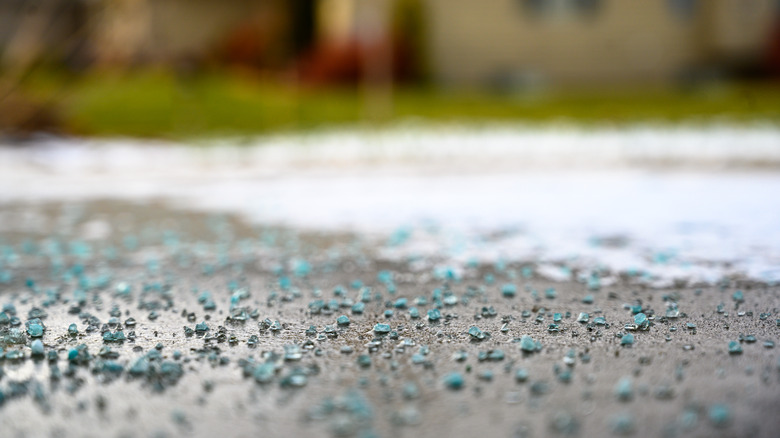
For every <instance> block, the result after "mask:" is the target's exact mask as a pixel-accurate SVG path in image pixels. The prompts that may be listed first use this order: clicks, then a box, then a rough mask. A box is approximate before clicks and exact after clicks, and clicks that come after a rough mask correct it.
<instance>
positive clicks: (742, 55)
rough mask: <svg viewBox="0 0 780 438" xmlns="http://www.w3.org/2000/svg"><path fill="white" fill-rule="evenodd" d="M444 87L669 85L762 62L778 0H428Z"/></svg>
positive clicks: (436, 66)
mask: <svg viewBox="0 0 780 438" xmlns="http://www.w3.org/2000/svg"><path fill="white" fill-rule="evenodd" d="M425 6H426V12H427V17H428V24H429V26H428V28H427V32H428V35H429V46H428V54H429V56H430V65H431V68H432V74H433V77H434V78H435V80H436V82H439V83H442V84H447V85H453V86H455V85H457V86H463V85H470V86H473V85H494V86H499V87H521V86H527V85H534V84H538V83H544V82H553V83H574V84H583V83H585V84H592V83H615V82H647V81H653V82H661V81H672V80H677V79H680V78H684V77H691V76H696V75H701V74H708V72H716V73H717V72H724V71H729V70H733V69H744V68H752V67H753V66H755V65H760V64H762V63H763V62H764V56H765V55H766V51H767V47H768V45H769V43H770V38H771V34H772V32H773V27H776V26H777V25H778V21H777V18H778V13H779V12H780V2H778V1H776V0H698V1H697V0H638V1H628V0H483V1H476V0H425Z"/></svg>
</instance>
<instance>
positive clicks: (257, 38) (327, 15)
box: [0, 0, 780, 89]
mask: <svg viewBox="0 0 780 438" xmlns="http://www.w3.org/2000/svg"><path fill="white" fill-rule="evenodd" d="M779 13H780V1H778V0H219V1H217V0H36V1H33V0H4V1H3V2H0V61H1V62H2V68H3V69H4V70H6V71H8V70H14V69H16V70H19V69H22V68H23V67H24V66H28V65H30V64H31V63H33V62H34V61H35V60H40V59H47V60H50V61H52V60H53V61H59V62H62V63H65V64H66V65H68V66H71V67H74V68H89V67H94V66H104V65H109V66H118V67H129V66H134V65H139V64H141V65H149V64H153V65H154V64H163V65H170V66H173V67H175V68H187V69H194V68H198V67H202V66H205V65H217V66H223V65H239V66H244V67H248V68H254V69H264V70H269V71H273V70H276V71H280V72H289V71H297V72H298V75H297V76H298V77H301V78H302V79H303V80H306V81H311V82H317V83H333V82H357V81H361V80H363V79H365V78H374V79H375V80H377V81H384V80H387V79H388V77H389V78H391V79H392V78H395V79H397V78H399V77H400V78H407V79H409V78H411V79H420V78H421V77H422V76H423V74H422V73H423V72H425V73H427V76H428V77H429V78H430V79H431V80H432V81H433V82H434V83H437V84H442V85H445V86H466V87H484V86H492V87H498V88H501V89H506V88H509V89H512V88H519V87H527V86H534V85H538V84H545V83H555V84H614V83H620V82H625V83H637V82H641V83H646V82H665V81H675V80H680V79H685V78H697V77H702V76H708V75H710V76H711V75H719V74H728V73H733V72H739V73H744V72H750V71H753V72H761V71H770V70H771V69H772V65H770V64H773V63H775V64H776V63H779V62H780V61H778V59H779V58H780V53H776V54H774V55H772V53H774V52H778V51H780V42H779V41H777V40H778V38H780V28H779V27H778V26H779V25H780V22H779V21H778V17H779V16H780V15H779ZM772 47H774V49H772ZM773 50H774V52H773ZM773 59H774V61H773ZM774 67H775V68H779V69H780V67H778V66H776V65H775V66H774Z"/></svg>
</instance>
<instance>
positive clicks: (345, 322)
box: [315, 315, 350, 331]
mask: <svg viewBox="0 0 780 438" xmlns="http://www.w3.org/2000/svg"><path fill="white" fill-rule="evenodd" d="M349 322H350V321H349V317H348V316H347V315H341V316H339V317H338V318H337V319H336V323H337V324H338V325H349ZM315 331H316V330H315Z"/></svg>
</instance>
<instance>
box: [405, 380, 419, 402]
mask: <svg viewBox="0 0 780 438" xmlns="http://www.w3.org/2000/svg"><path fill="white" fill-rule="evenodd" d="M401 391H402V393H403V396H404V398H405V399H407V400H412V399H416V398H418V397H420V390H419V388H417V385H415V384H414V382H406V383H404V386H403V388H402V390H401Z"/></svg>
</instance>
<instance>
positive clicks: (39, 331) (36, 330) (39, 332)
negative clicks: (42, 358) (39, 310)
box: [27, 324, 43, 338]
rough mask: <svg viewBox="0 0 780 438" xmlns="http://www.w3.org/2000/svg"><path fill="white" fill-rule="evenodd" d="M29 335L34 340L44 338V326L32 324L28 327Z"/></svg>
mask: <svg viewBox="0 0 780 438" xmlns="http://www.w3.org/2000/svg"><path fill="white" fill-rule="evenodd" d="M27 334H29V335H30V336H31V337H33V338H40V337H41V336H43V326H42V325H40V324H30V326H29V327H27Z"/></svg>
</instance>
